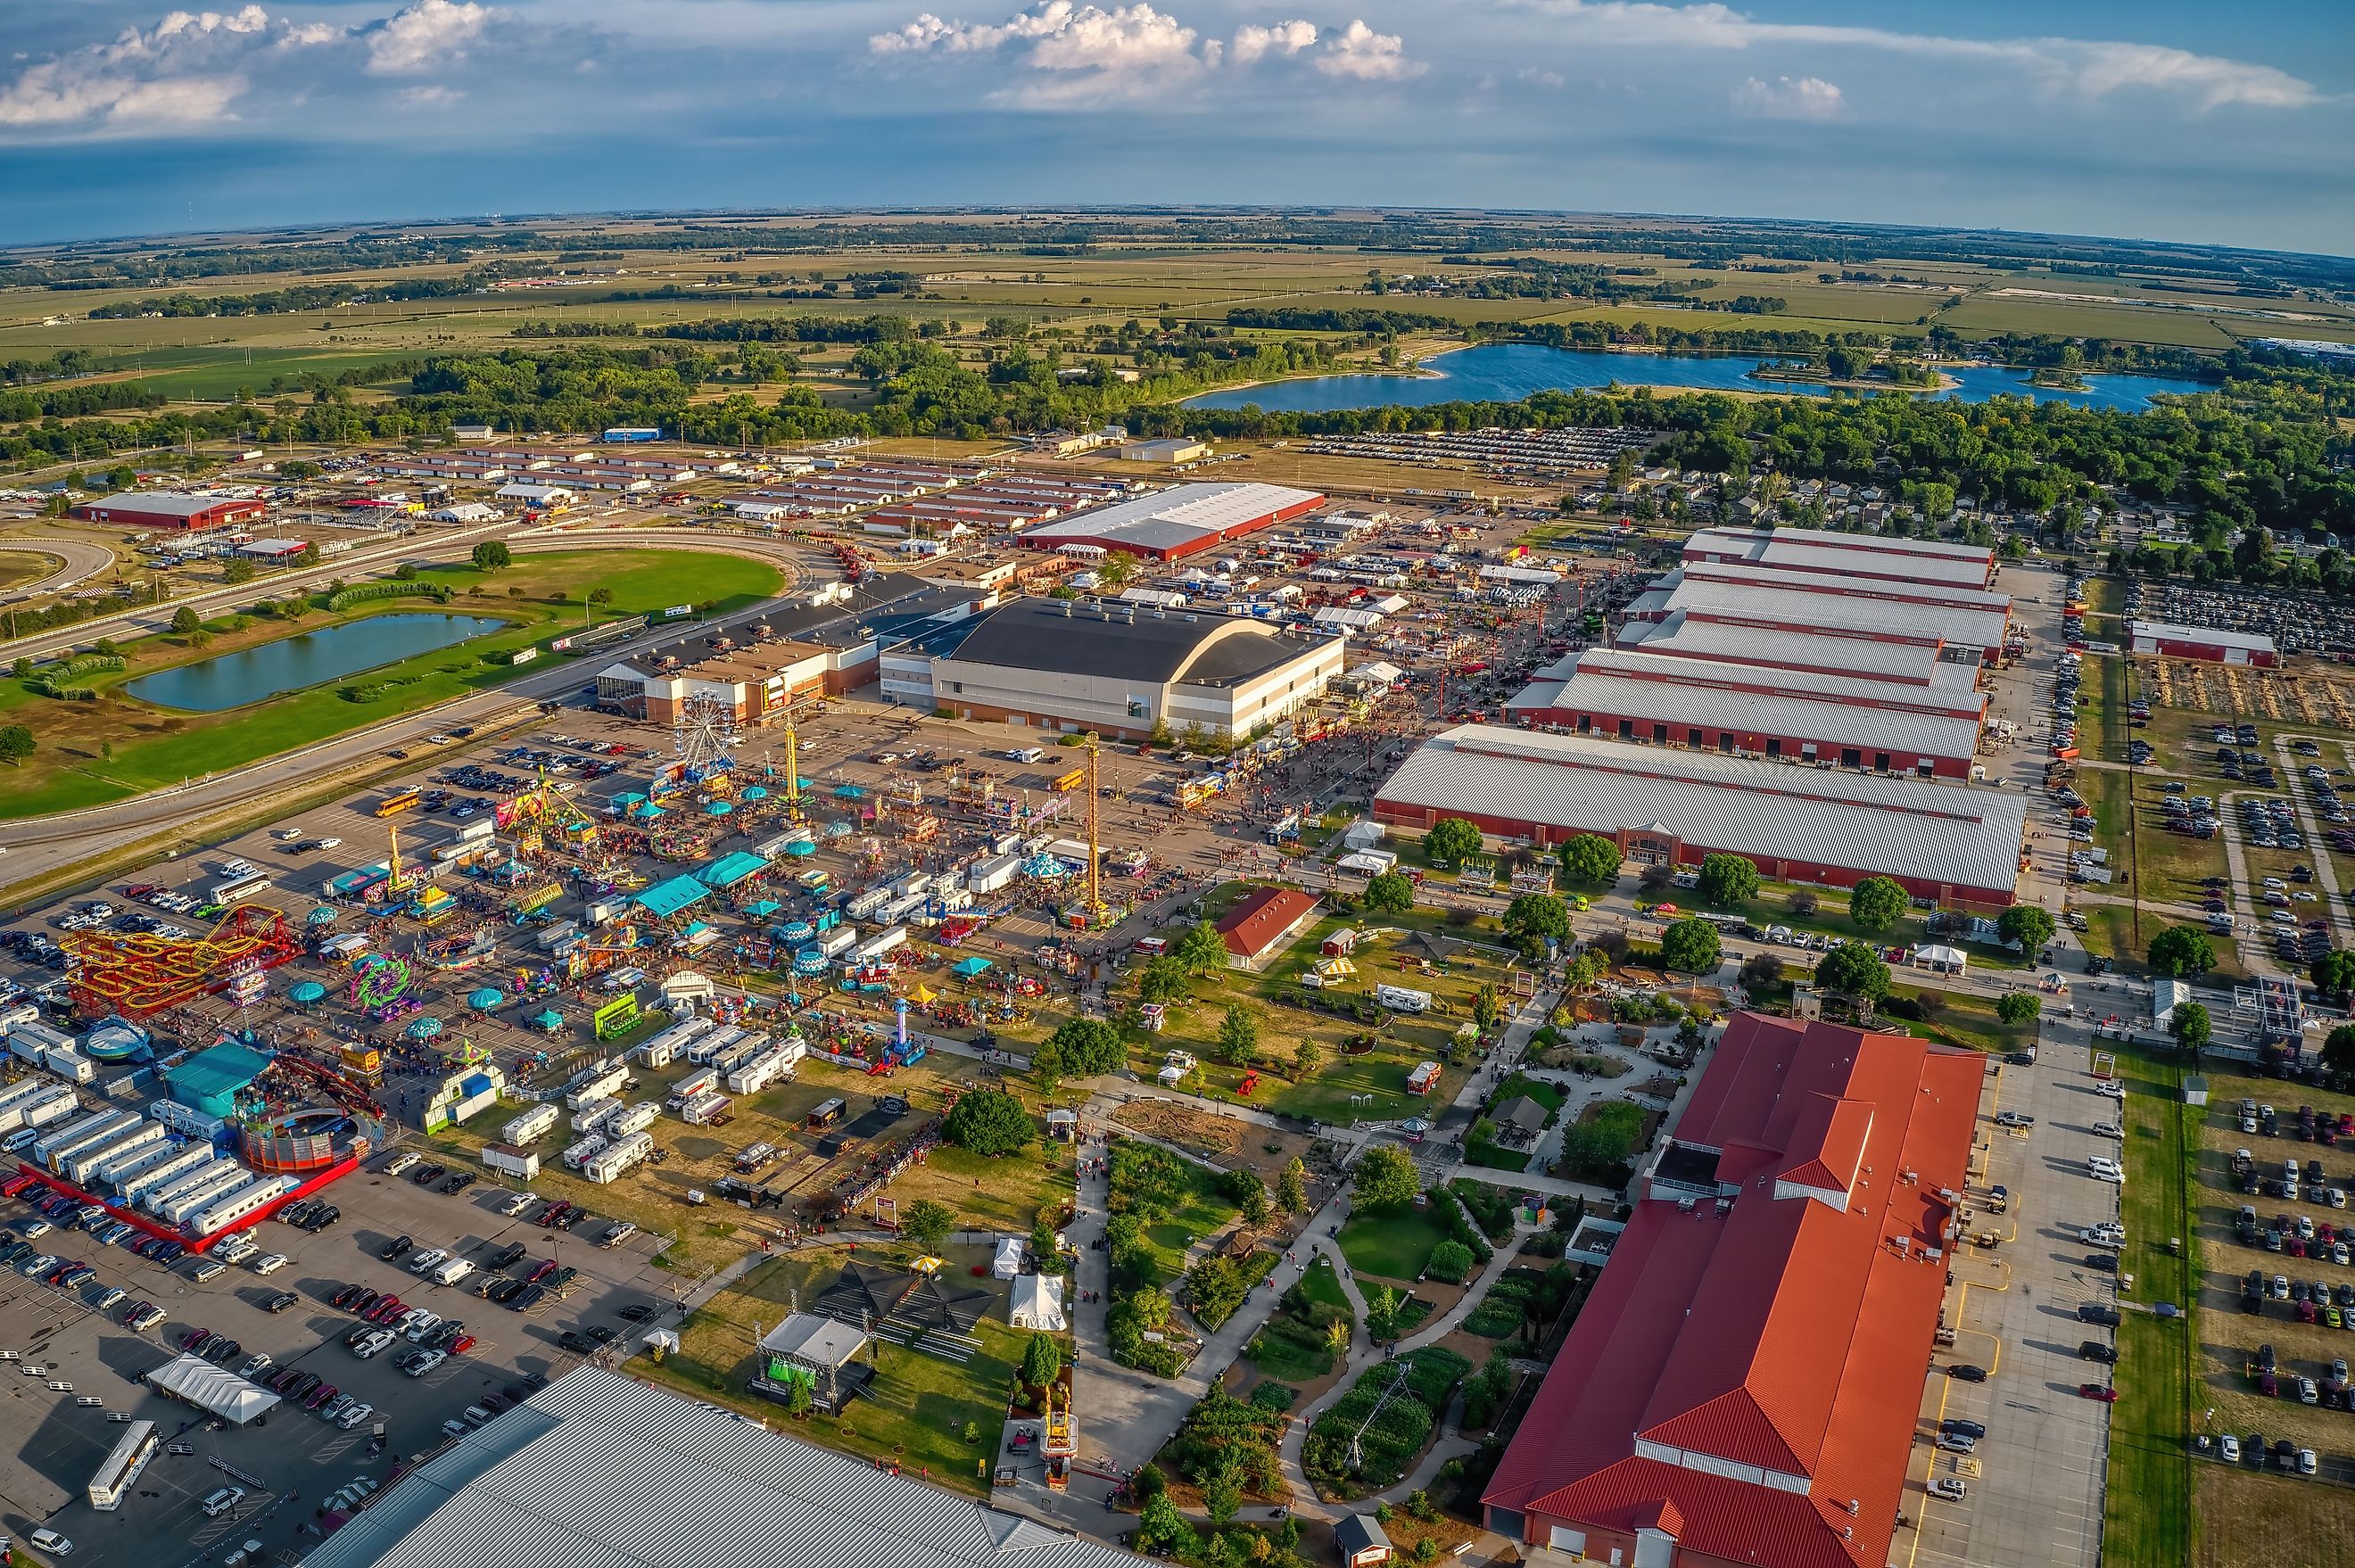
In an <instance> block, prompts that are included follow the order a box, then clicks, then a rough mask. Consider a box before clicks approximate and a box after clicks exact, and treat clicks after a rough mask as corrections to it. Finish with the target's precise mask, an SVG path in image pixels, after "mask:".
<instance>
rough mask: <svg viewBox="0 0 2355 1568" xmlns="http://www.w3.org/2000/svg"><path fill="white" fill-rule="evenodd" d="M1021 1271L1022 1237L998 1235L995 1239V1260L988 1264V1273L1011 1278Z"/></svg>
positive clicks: (1002, 1277) (1001, 1277)
mask: <svg viewBox="0 0 2355 1568" xmlns="http://www.w3.org/2000/svg"><path fill="white" fill-rule="evenodd" d="M1021 1272H1022V1238H1021V1237H1019V1236H1000V1237H999V1238H998V1239H997V1261H996V1263H995V1264H991V1265H990V1273H992V1274H994V1275H996V1276H997V1277H998V1278H1000V1279H1012V1278H1014V1277H1015V1276H1016V1275H1018V1274H1020V1273H1021Z"/></svg>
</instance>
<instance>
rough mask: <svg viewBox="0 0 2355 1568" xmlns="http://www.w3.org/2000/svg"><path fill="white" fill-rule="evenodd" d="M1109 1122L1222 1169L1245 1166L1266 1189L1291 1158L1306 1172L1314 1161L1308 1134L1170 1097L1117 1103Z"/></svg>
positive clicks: (1312, 1147)
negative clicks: (1281, 1129)
mask: <svg viewBox="0 0 2355 1568" xmlns="http://www.w3.org/2000/svg"><path fill="white" fill-rule="evenodd" d="M1113 1120H1114V1121H1115V1122H1118V1123H1119V1124H1120V1125H1122V1126H1124V1127H1129V1128H1132V1129H1134V1130H1135V1131H1137V1132H1140V1133H1143V1134H1145V1135H1146V1136H1148V1137H1154V1138H1158V1139H1160V1140H1161V1141H1162V1142H1163V1143H1167V1144H1175V1145H1177V1147H1179V1148H1183V1149H1190V1150H1192V1151H1193V1152H1194V1153H1196V1154H1198V1155H1200V1156H1201V1157H1203V1158H1204V1159H1207V1160H1209V1161H1211V1162H1212V1163H1213V1164H1215V1165H1218V1166H1220V1167H1221V1168H1225V1169H1229V1170H1232V1169H1235V1168H1250V1169H1252V1170H1253V1171H1256V1172H1257V1173H1258V1175H1259V1178H1260V1179H1261V1180H1263V1181H1264V1182H1266V1183H1267V1184H1268V1185H1270V1186H1271V1187H1272V1186H1273V1185H1274V1184H1275V1179H1276V1178H1277V1177H1279V1176H1281V1175H1282V1174H1283V1173H1284V1167H1285V1166H1287V1165H1289V1164H1291V1163H1292V1161H1293V1160H1295V1159H1298V1160H1301V1161H1303V1162H1304V1163H1305V1164H1306V1165H1307V1166H1308V1168H1309V1169H1310V1171H1311V1173H1312V1174H1313V1173H1314V1172H1315V1171H1316V1168H1317V1165H1318V1162H1317V1161H1316V1159H1314V1158H1312V1157H1311V1154H1312V1151H1313V1150H1314V1149H1315V1148H1316V1139H1314V1138H1311V1137H1307V1136H1304V1135H1302V1134H1299V1133H1284V1132H1277V1131H1275V1130H1274V1129H1273V1128H1271V1127H1261V1126H1254V1125H1252V1124H1250V1123H1248V1122H1239V1121H1236V1120H1234V1119H1233V1118H1232V1117H1231V1116H1217V1115H1210V1114H1209V1112H1207V1111H1198V1110H1195V1109H1194V1108H1193V1107H1192V1106H1190V1105H1181V1104H1177V1103H1176V1102H1174V1101H1169V1100H1139V1101H1136V1102H1135V1104H1128V1105H1124V1106H1122V1107H1121V1108H1120V1109H1119V1110H1118V1111H1117V1112H1115V1113H1114V1115H1113Z"/></svg>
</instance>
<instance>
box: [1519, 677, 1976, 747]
mask: <svg viewBox="0 0 2355 1568" xmlns="http://www.w3.org/2000/svg"><path fill="white" fill-rule="evenodd" d="M1643 657H1644V656H1643V655H1641V654H1639V653H1628V654H1615V655H1614V654H1612V653H1611V651H1610V650H1604V649H1597V650H1595V651H1593V652H1592V653H1589V654H1587V655H1585V656H1582V658H1581V659H1580V662H1579V667H1578V673H1577V674H1575V675H1573V676H1572V677H1570V678H1569V679H1568V680H1566V681H1564V682H1563V683H1562V687H1561V691H1559V692H1556V693H1549V694H1548V695H1547V696H1546V697H1545V699H1544V702H1543V706H1544V708H1545V709H1548V710H1549V711H1550V712H1551V713H1554V714H1570V715H1576V714H1582V713H1583V714H1606V715H1611V716H1613V717H1615V718H1622V719H1632V720H1636V721H1638V722H1639V723H1655V724H1665V725H1667V726H1668V728H1669V729H1670V730H1671V731H1675V730H1677V729H1678V728H1690V727H1692V726H1695V725H1699V726H1700V727H1701V728H1703V729H1723V730H1732V731H1739V732H1741V733H1742V734H1751V735H1756V736H1759V737H1760V738H1761V739H1760V741H1759V744H1760V745H1761V746H1763V744H1764V738H1765V737H1768V736H1776V737H1794V738H1796V739H1798V740H1801V741H1813V742H1815V743H1816V744H1817V745H1818V746H1820V747H1823V748H1826V749H1827V750H1829V749H1836V748H1838V747H1842V746H1853V747H1858V748H1860V749H1861V750H1863V751H1864V752H1866V753H1868V754H1870V753H1871V752H1888V753H1889V755H1890V757H1891V761H1892V762H1894V763H1896V764H1897V765H1898V766H1900V767H1912V766H1913V763H1914V762H1915V760H1916V759H1918V758H1922V757H1937V758H1957V757H1968V756H1970V755H1971V754H1972V752H1974V751H1975V750H1976V749H1977V745H1978V738H1979V725H1978V720H1977V719H1959V718H1951V717H1947V716H1945V715H1941V714H1935V713H1908V712H1901V711H1898V710H1896V709H1888V708H1868V707H1864V706H1862V705H1860V704H1859V703H1856V702H1854V701H1852V700H1849V698H1851V697H1852V696H1853V695H1855V693H1854V692H1853V691H1852V690H1851V689H1833V688H1832V686H1833V683H1836V684H1837V687H1838V688H1856V687H1859V686H1863V685H1867V684H1870V683H1864V682H1858V681H1837V677H1827V676H1810V675H1802V674H1800V673H1799V672H1797V671H1796V670H1783V671H1770V670H1755V669H1753V670H1745V671H1743V672H1742V673H1743V675H1744V676H1745V677H1747V678H1749V679H1751V680H1753V681H1754V680H1756V679H1758V678H1759V677H1762V676H1764V677H1769V678H1771V679H1773V680H1774V681H1775V682H1777V683H1778V684H1780V685H1782V686H1784V687H1785V688H1789V694H1788V695H1780V694H1775V693H1771V692H1762V691H1742V690H1736V689H1731V688H1725V687H1720V686H1705V685H1700V684H1693V682H1697V681H1699V680H1700V679H1703V678H1706V677H1705V676H1703V675H1702V674H1700V673H1699V671H1696V672H1695V673H1693V674H1691V675H1688V676H1685V677H1681V678H1678V679H1665V680H1664V679H1650V678H1646V677H1645V676H1644V675H1642V674H1638V673H1635V672H1636V671H1639V670H1643V669H1645V668H1646V666H1645V665H1640V664H1638V663H1637V662H1636V661H1638V660H1641V659H1643ZM1648 662H1649V664H1650V665H1655V666H1657V665H1669V666H1675V665H1695V666H1699V667H1700V670H1703V671H1705V670H1709V669H1716V670H1720V671H1724V670H1730V669H1735V668H1738V667H1734V666H1726V665H1717V666H1706V665H1701V664H1700V661H1699V660H1693V659H1677V658H1670V657H1665V656H1664V657H1659V658H1655V659H1652V660H1650V661H1648ZM1551 685H1552V683H1551V682H1550V681H1545V682H1540V684H1539V687H1538V688H1536V689H1538V690H1545V688H1550V686H1551ZM1890 689H1892V688H1890V687H1888V686H1885V685H1884V686H1882V687H1881V690H1883V691H1887V690H1890ZM1909 689H1915V690H1921V691H1923V693H1924V695H1925V697H1926V696H1931V695H1935V694H1934V693H1933V692H1932V691H1931V688H1909ZM1809 690H1816V691H1818V692H1820V695H1817V696H1807V695H1803V694H1804V693H1806V692H1807V691H1809ZM1505 706H1506V708H1507V709H1508V711H1510V712H1514V713H1525V712H1530V711H1532V710H1533V709H1535V708H1536V707H1537V706H1538V704H1536V703H1534V702H1532V701H1530V700H1529V699H1527V697H1526V696H1524V697H1516V698H1514V699H1513V700H1512V701H1510V702H1508V703H1507V704H1506V705H1505ZM1561 722H1564V723H1570V722H1572V720H1569V719H1564V720H1561Z"/></svg>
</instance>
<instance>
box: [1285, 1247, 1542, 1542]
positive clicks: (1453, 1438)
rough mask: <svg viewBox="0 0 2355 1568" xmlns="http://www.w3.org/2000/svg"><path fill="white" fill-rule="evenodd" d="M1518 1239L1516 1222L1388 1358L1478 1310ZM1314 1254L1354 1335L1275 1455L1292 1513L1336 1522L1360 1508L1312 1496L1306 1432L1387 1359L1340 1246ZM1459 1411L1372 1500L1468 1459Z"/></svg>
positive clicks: (1456, 1407)
mask: <svg viewBox="0 0 2355 1568" xmlns="http://www.w3.org/2000/svg"><path fill="white" fill-rule="evenodd" d="M1327 1207H1330V1206H1329V1205H1328V1206H1327ZM1522 1233H1523V1227H1521V1226H1520V1225H1519V1224H1518V1222H1517V1223H1516V1224H1515V1226H1514V1231H1513V1235H1512V1237H1511V1239H1510V1240H1508V1241H1507V1242H1505V1243H1503V1244H1501V1245H1499V1246H1498V1247H1497V1250H1496V1253H1495V1255H1494V1256H1492V1257H1491V1258H1489V1260H1488V1264H1487V1267H1485V1268H1483V1269H1482V1270H1481V1271H1480V1273H1479V1274H1478V1275H1476V1276H1475V1277H1474V1279H1473V1280H1472V1282H1471V1284H1470V1285H1468V1286H1466V1288H1465V1292H1464V1298H1463V1299H1462V1300H1460V1301H1458V1302H1457V1303H1456V1304H1455V1306H1453V1307H1449V1308H1448V1309H1447V1310H1446V1311H1444V1312H1443V1313H1441V1314H1439V1315H1438V1316H1437V1317H1433V1318H1431V1319H1430V1320H1429V1321H1428V1322H1425V1323H1423V1324H1422V1325H1420V1326H1419V1327H1417V1328H1416V1329H1415V1330H1414V1332H1413V1333H1412V1334H1409V1335H1408V1336H1407V1337H1406V1338H1404V1339H1401V1340H1400V1341H1399V1342H1398V1344H1397V1346H1396V1348H1395V1350H1394V1351H1393V1353H1395V1354H1403V1353H1404V1352H1406V1351H1409V1350H1419V1349H1422V1348H1423V1346H1425V1345H1432V1344H1436V1343H1437V1342H1438V1341H1439V1340H1441V1339H1444V1338H1446V1336H1447V1335H1448V1334H1449V1333H1451V1332H1453V1331H1454V1330H1455V1328H1457V1327H1458V1326H1459V1325H1461V1324H1462V1323H1463V1321H1464V1320H1465V1318H1466V1317H1470V1316H1471V1315H1472V1309H1473V1308H1474V1307H1476V1306H1477V1305H1478V1304H1479V1300H1480V1298H1481V1297H1482V1296H1486V1295H1487V1293H1488V1287H1489V1286H1491V1285H1495V1284H1496V1283H1497V1281H1498V1280H1499V1279H1501V1278H1503V1277H1504V1275H1505V1271H1506V1270H1507V1269H1509V1268H1511V1267H1512V1266H1513V1264H1515V1263H1516V1262H1517V1261H1518V1258H1519V1253H1520V1243H1521V1235H1522ZM1317 1252H1322V1253H1324V1254H1325V1255H1326V1256H1327V1258H1330V1259H1331V1260H1332V1263H1333V1272H1334V1275H1336V1277H1337V1278H1338V1279H1339V1280H1340V1282H1341V1290H1342V1293H1343V1294H1344V1295H1346V1296H1348V1298H1349V1304H1350V1306H1351V1307H1352V1308H1354V1309H1355V1311H1356V1312H1357V1315H1358V1321H1357V1330H1356V1332H1355V1333H1354V1334H1352V1335H1351V1336H1350V1339H1349V1354H1348V1360H1347V1361H1346V1362H1345V1363H1344V1364H1343V1367H1342V1370H1341V1375H1340V1377H1339V1378H1337V1379H1336V1380H1335V1381H1334V1383H1333V1386H1332V1387H1331V1388H1329V1389H1327V1390H1326V1391H1325V1392H1323V1393H1321V1394H1319V1395H1318V1396H1317V1397H1316V1399H1315V1400H1313V1401H1311V1402H1310V1403H1308V1404H1307V1405H1306V1406H1305V1408H1303V1409H1300V1410H1296V1411H1295V1412H1293V1413H1292V1424H1291V1425H1290V1426H1288V1427H1286V1428H1285V1429H1284V1443H1283V1445H1282V1447H1281V1448H1280V1449H1279V1450H1278V1455H1279V1456H1280V1458H1281V1459H1282V1461H1283V1464H1284V1482H1285V1484H1286V1485H1288V1486H1289V1487H1290V1488H1292V1496H1293V1504H1292V1508H1293V1511H1294V1512H1295V1513H1301V1514H1306V1515H1307V1516H1308V1517H1310V1518H1312V1519H1322V1520H1337V1519H1339V1518H1340V1517H1341V1516H1342V1515H1344V1514H1347V1513H1352V1512H1356V1511H1358V1506H1359V1505H1353V1504H1335V1503H1327V1502H1325V1501H1323V1500H1322V1499H1319V1498H1318V1497H1317V1496H1316V1488H1314V1487H1312V1486H1310V1485H1309V1484H1308V1477H1307V1474H1306V1472H1305V1471H1304V1470H1302V1469H1301V1467H1300V1451H1301V1449H1302V1447H1303V1446H1304V1445H1305V1444H1306V1442H1307V1440H1308V1429H1309V1428H1310V1427H1312V1426H1314V1425H1316V1418H1317V1417H1318V1416H1319V1415H1322V1414H1323V1413H1325V1412H1326V1411H1327V1410H1328V1409H1330V1408H1331V1407H1332V1406H1333V1405H1334V1404H1336V1403H1339V1401H1340V1400H1341V1398H1342V1396H1343V1395H1345V1394H1347V1393H1348V1392H1349V1390H1350V1388H1351V1386H1352V1385H1354V1384H1355V1383H1356V1382H1357V1381H1358V1375H1359V1373H1360V1372H1363V1371H1365V1370H1366V1369H1367V1368H1368V1367H1370V1366H1372V1365H1374V1364H1375V1363H1376V1362H1378V1361H1380V1360H1385V1359H1386V1357H1385V1356H1384V1353H1383V1347H1382V1346H1380V1345H1377V1344H1375V1343H1374V1342H1373V1340H1372V1339H1371V1338H1370V1337H1369V1336H1368V1334H1367V1333H1366V1298H1365V1297H1364V1296H1363V1295H1361V1294H1360V1293H1359V1289H1358V1281H1357V1276H1356V1275H1354V1274H1353V1273H1351V1271H1350V1268H1349V1261H1348V1258H1346V1257H1344V1256H1343V1255H1342V1253H1341V1244H1340V1243H1339V1242H1337V1241H1336V1240H1334V1239H1333V1238H1331V1237H1329V1236H1318V1237H1317V1238H1316V1241H1315V1242H1314V1243H1313V1244H1312V1247H1311V1252H1310V1256H1309V1258H1308V1259H1307V1260H1306V1261H1311V1262H1313V1261H1314V1257H1315V1253H1317ZM1463 1411H1464V1403H1463V1400H1462V1398H1461V1397H1460V1396H1459V1397H1457V1398H1456V1399H1455V1400H1453V1401H1451V1402H1450V1403H1449V1404H1448V1408H1447V1411H1446V1413H1445V1414H1444V1416H1443V1417H1442V1418H1441V1420H1440V1422H1439V1424H1438V1428H1437V1430H1438V1437H1437V1439H1436V1440H1435V1441H1434V1442H1433V1445H1432V1447H1431V1451H1430V1452H1429V1453H1426V1454H1425V1455H1424V1456H1423V1461H1422V1463H1420V1464H1418V1465H1417V1466H1416V1467H1415V1470H1414V1474H1413V1475H1411V1476H1409V1477H1406V1479H1405V1480H1403V1481H1401V1482H1400V1483H1399V1484H1398V1485H1397V1486H1395V1487H1392V1488H1389V1490H1387V1491H1385V1492H1382V1493H1380V1494H1377V1495H1378V1496H1381V1497H1385V1498H1387V1497H1389V1496H1390V1495H1391V1493H1396V1494H1398V1495H1399V1496H1401V1497H1403V1496H1404V1495H1405V1494H1406V1493H1407V1492H1410V1491H1412V1490H1413V1489H1414V1487H1415V1485H1417V1484H1428V1479H1429V1477H1431V1476H1436V1475H1437V1474H1438V1473H1439V1467H1440V1466H1441V1465H1443V1464H1444V1463H1446V1461H1447V1460H1449V1459H1451V1458H1454V1457H1455V1456H1457V1455H1460V1454H1469V1453H1471V1452H1472V1451H1473V1450H1474V1449H1475V1448H1477V1447H1478V1446H1479V1445H1478V1444H1476V1443H1475V1442H1473V1441H1472V1440H1471V1439H1469V1438H1467V1437H1465V1436H1464V1435H1462V1430H1461V1423H1462V1420H1463ZM1426 1472H1427V1474H1426ZM1417 1477H1423V1480H1422V1481H1420V1482H1418V1480H1417ZM1366 1501H1369V1499H1366Z"/></svg>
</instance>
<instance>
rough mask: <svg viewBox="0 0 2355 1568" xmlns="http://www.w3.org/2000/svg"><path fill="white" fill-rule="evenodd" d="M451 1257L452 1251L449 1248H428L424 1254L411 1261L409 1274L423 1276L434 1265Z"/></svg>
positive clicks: (419, 1254)
mask: <svg viewBox="0 0 2355 1568" xmlns="http://www.w3.org/2000/svg"><path fill="white" fill-rule="evenodd" d="M449 1255H450V1249H449V1248H447V1247H428V1248H426V1249H425V1250H424V1251H423V1252H421V1253H418V1254H417V1255H416V1256H415V1257H413V1258H411V1259H410V1260H409V1272H410V1273H411V1274H423V1273H424V1272H425V1271H426V1270H428V1269H430V1268H432V1267H433V1265H434V1264H438V1263H440V1262H442V1260H443V1259H444V1258H447V1257H448V1256H449Z"/></svg>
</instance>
